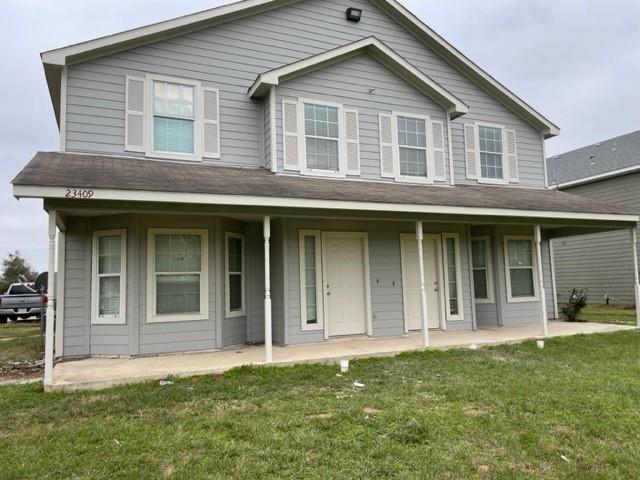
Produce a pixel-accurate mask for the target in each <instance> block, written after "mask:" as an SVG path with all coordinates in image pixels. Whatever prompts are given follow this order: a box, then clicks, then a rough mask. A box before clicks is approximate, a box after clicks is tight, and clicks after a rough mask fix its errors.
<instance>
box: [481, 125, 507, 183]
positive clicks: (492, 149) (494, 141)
mask: <svg viewBox="0 0 640 480" xmlns="http://www.w3.org/2000/svg"><path fill="white" fill-rule="evenodd" d="M478 138H479V141H480V177H481V178H483V179H489V180H502V179H504V164H503V157H502V129H501V128H496V127H487V126H483V125H480V126H479V127H478Z"/></svg>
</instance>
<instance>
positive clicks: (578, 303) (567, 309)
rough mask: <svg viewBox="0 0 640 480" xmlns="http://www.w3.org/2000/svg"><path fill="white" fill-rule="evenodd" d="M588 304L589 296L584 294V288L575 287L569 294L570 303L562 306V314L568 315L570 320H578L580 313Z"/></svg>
mask: <svg viewBox="0 0 640 480" xmlns="http://www.w3.org/2000/svg"><path fill="white" fill-rule="evenodd" d="M586 305H587V296H586V295H585V294H584V290H582V289H580V290H578V289H577V288H574V289H573V290H571V293H570V294H569V303H567V304H566V305H565V306H563V307H562V314H563V315H564V316H565V317H567V320H568V321H570V322H577V321H578V315H580V312H581V311H582V309H583V308H584V307H585V306H586Z"/></svg>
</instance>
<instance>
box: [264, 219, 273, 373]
mask: <svg viewBox="0 0 640 480" xmlns="http://www.w3.org/2000/svg"><path fill="white" fill-rule="evenodd" d="M263 232H264V361H265V362H266V363H272V362H273V339H272V331H271V271H270V268H269V257H270V254H269V251H270V248H269V247H270V239H271V217H267V216H265V217H264V222H263Z"/></svg>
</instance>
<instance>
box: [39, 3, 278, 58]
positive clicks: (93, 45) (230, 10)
mask: <svg viewBox="0 0 640 480" xmlns="http://www.w3.org/2000/svg"><path fill="white" fill-rule="evenodd" d="M276 1H277V0H241V1H238V2H234V3H231V4H229V5H222V6H220V7H216V8H211V9H208V10H203V11H201V12H197V13H192V14H189V15H184V16H182V17H178V18H174V19H171V20H166V21H164V22H158V23H154V24H151V25H147V26H144V27H139V28H134V29H132V30H127V31H124V32H120V33H116V34H113V35H107V36H105V37H100V38H96V39H94V40H89V41H86V42H82V43H76V44H74V45H69V46H67V47H61V48H56V49H54V50H49V51H46V52H43V53H42V54H40V56H41V58H42V62H43V63H47V64H52V65H65V64H66V59H67V57H72V56H74V55H81V54H84V53H88V52H91V51H92V50H98V49H101V48H108V47H113V46H116V45H118V44H121V43H126V42H130V41H134V40H139V39H141V38H144V37H149V36H153V35H159V34H163V33H166V32H167V31H170V30H174V29H179V28H186V27H189V26H190V25H197V24H200V23H202V22H206V21H209V20H214V19H216V18H219V17H223V16H225V15H231V14H234V13H239V12H242V11H243V10H247V9H250V8H254V7H260V6H264V5H268V4H270V3H275V2H276Z"/></svg>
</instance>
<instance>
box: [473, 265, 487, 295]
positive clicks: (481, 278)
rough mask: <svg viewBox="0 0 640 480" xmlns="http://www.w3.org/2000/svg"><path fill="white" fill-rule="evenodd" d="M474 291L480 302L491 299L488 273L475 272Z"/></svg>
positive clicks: (483, 271)
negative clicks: (488, 287) (488, 288)
mask: <svg viewBox="0 0 640 480" xmlns="http://www.w3.org/2000/svg"><path fill="white" fill-rule="evenodd" d="M473 290H474V294H475V297H476V298H477V299H480V300H485V299H487V298H489V292H488V290H487V271H486V270H474V271H473Z"/></svg>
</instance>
